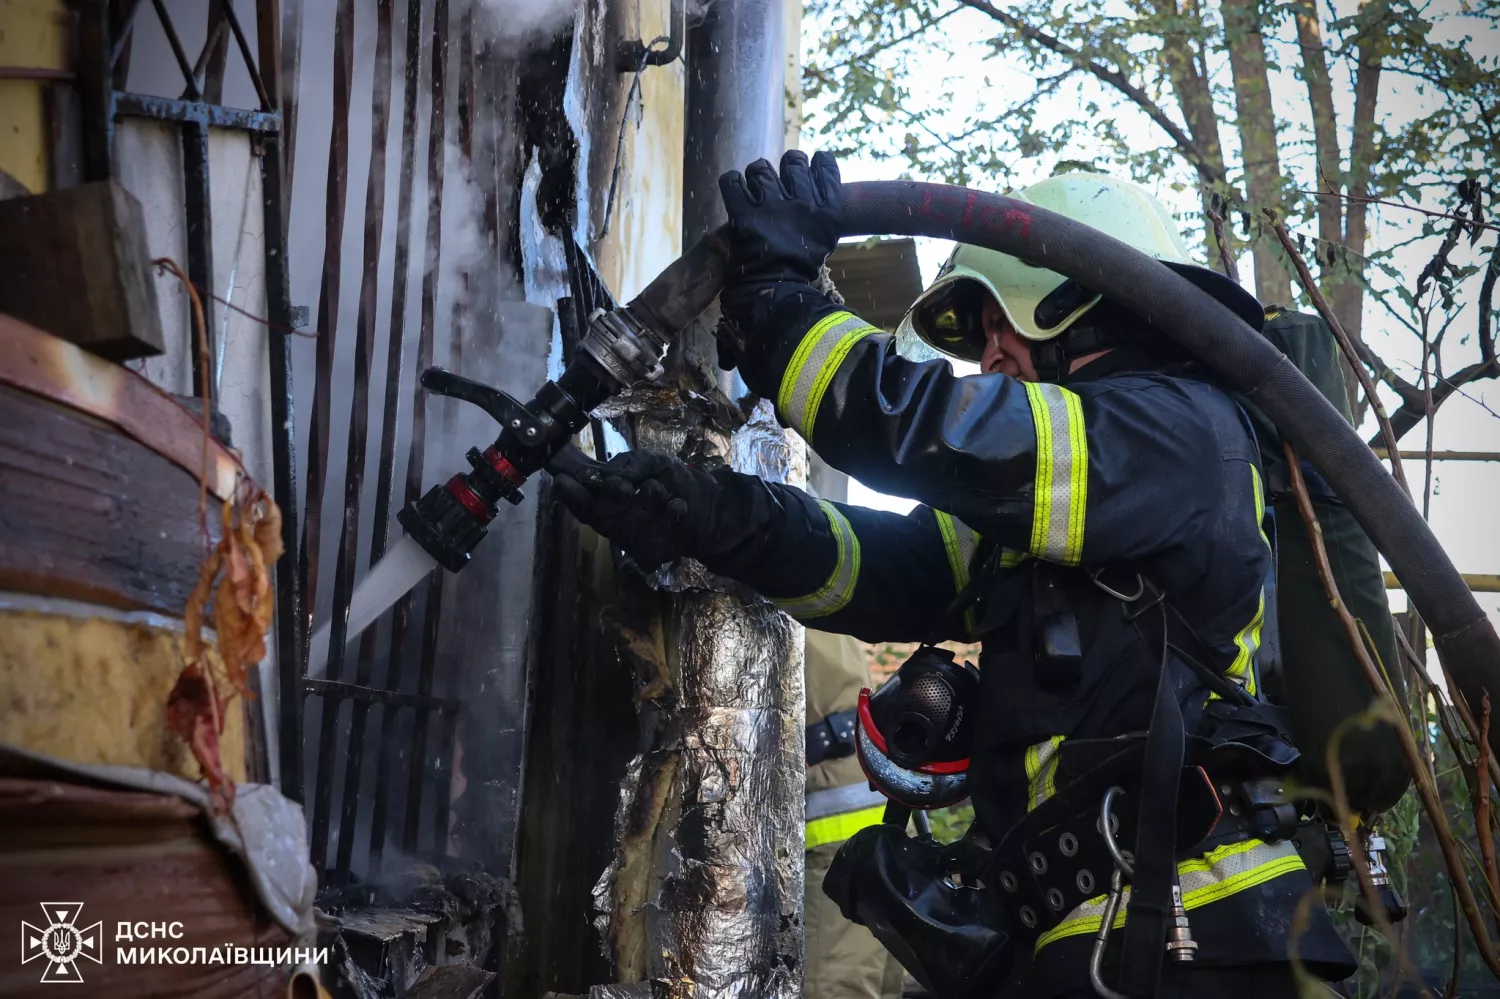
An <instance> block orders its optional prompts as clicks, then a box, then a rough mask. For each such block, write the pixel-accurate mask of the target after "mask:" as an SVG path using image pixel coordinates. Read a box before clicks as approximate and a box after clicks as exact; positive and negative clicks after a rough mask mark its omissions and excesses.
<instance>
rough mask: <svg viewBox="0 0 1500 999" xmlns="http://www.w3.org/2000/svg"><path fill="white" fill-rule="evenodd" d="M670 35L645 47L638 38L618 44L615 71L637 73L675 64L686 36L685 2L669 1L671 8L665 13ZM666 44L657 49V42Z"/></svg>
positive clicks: (644, 43)
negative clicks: (653, 67) (652, 67)
mask: <svg viewBox="0 0 1500 999" xmlns="http://www.w3.org/2000/svg"><path fill="white" fill-rule="evenodd" d="M667 19H668V20H669V21H670V22H671V23H670V25H669V28H668V30H669V32H670V34H669V35H667V36H665V37H660V36H659V37H657V38H655V39H653V40H652V41H651V44H649V45H647V44H646V42H645V41H643V40H641V39H639V38H632V39H630V40H628V41H622V42H620V46H619V48H618V49H617V50H616V52H615V70H616V71H617V72H620V73H638V72H640V71H641V69H642V68H644V67H646V66H665V65H667V64H668V63H672V62H676V61H677V59H678V57H679V56H681V55H682V42H683V38H684V36H685V35H687V0H671V7H670V8H669V11H668V13H667ZM663 41H664V42H666V43H667V47H666V48H664V49H659V48H657V47H656V43H657V42H663Z"/></svg>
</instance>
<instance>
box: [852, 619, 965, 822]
mask: <svg viewBox="0 0 1500 999" xmlns="http://www.w3.org/2000/svg"><path fill="white" fill-rule="evenodd" d="M978 690H979V673H978V670H976V669H975V668H974V667H973V666H971V665H969V664H968V663H963V664H959V663H956V662H954V656H953V653H952V652H950V651H948V650H946V649H938V648H934V647H932V646H923V647H921V648H919V649H918V650H917V651H916V652H914V653H913V654H912V656H911V658H910V659H908V660H907V661H906V662H904V663H902V664H901V668H900V669H899V670H897V671H896V675H895V676H893V677H891V678H890V680H888V681H886V683H885V684H884V685H883V686H882V687H881V688H880V690H878V691H876V692H875V693H873V694H872V693H871V692H870V691H869V690H868V689H866V690H863V691H861V692H860V697H859V727H858V731H857V738H856V740H855V748H856V750H857V751H858V754H859V761H860V765H861V767H863V768H864V771H865V776H867V777H868V778H869V779H870V782H871V783H872V784H874V785H875V787H876V788H877V789H878V790H879V791H880V792H881V793H882V794H884V795H885V796H886V797H887V798H890V799H891V800H892V801H895V802H897V803H898V804H902V805H907V806H909V807H912V808H922V809H929V808H941V807H943V806H944V805H950V804H953V803H954V802H957V801H961V800H963V798H965V797H967V796H968V773H969V745H970V742H971V734H970V733H971V729H972V727H973V725H972V716H973V712H972V702H973V700H974V696H975V694H976V693H977V692H978Z"/></svg>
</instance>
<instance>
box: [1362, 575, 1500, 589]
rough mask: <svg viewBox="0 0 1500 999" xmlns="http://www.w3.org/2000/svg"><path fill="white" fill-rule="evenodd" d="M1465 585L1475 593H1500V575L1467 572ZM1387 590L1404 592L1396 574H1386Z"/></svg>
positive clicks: (1464, 576) (1464, 577)
mask: <svg viewBox="0 0 1500 999" xmlns="http://www.w3.org/2000/svg"><path fill="white" fill-rule="evenodd" d="M1462 575H1463V580H1464V583H1465V584H1466V585H1467V586H1468V587H1469V589H1470V590H1472V591H1474V592H1475V593H1500V575H1495V574H1493V573H1482V572H1465V573H1463V574H1462ZM1385 588H1386V589H1388V590H1404V589H1406V587H1404V586H1402V585H1401V580H1399V579H1397V578H1396V574H1395V573H1394V572H1389V571H1387V572H1386V573H1385Z"/></svg>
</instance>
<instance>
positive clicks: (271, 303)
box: [136, 0, 305, 802]
mask: <svg viewBox="0 0 1500 999" xmlns="http://www.w3.org/2000/svg"><path fill="white" fill-rule="evenodd" d="M139 6H140V5H139V3H137V4H136V7H137V8H138V7H139ZM274 8H275V0H260V3H259V4H258V5H257V6H256V18H257V25H256V28H257V31H256V41H257V44H258V47H259V54H260V65H261V68H262V70H264V69H265V68H266V67H267V66H270V67H275V66H277V65H278V63H279V54H280V51H281V38H280V31H279V23H278V21H277V19H276V18H275V17H274V16H272V15H273V13H274ZM266 75H267V77H268V78H270V79H271V80H272V81H273V82H272V89H271V90H270V91H269V92H268V94H267V97H268V99H269V100H270V102H271V103H270V108H269V110H270V111H272V112H279V111H280V110H281V91H280V89H279V87H278V86H277V85H278V84H279V81H280V74H279V73H274V72H272V73H267V74H266ZM282 152H283V149H282V145H281V141H280V136H279V135H275V134H273V135H269V136H265V137H263V138H262V140H261V158H260V189H261V208H262V210H261V225H262V230H261V231H262V233H263V235H262V240H263V245H264V249H265V255H266V275H265V283H266V311H267V318H268V319H270V320H271V323H272V324H273V325H272V326H271V328H270V329H269V330H267V331H266V335H267V336H268V337H270V343H269V353H270V366H271V371H270V376H271V383H270V392H271V480H272V487H271V488H272V493H273V496H274V498H275V500H276V505H277V506H279V507H280V508H281V539H282V544H283V545H285V547H286V554H285V555H284V556H282V557H281V558H280V559H278V560H277V561H276V668H277V693H276V696H277V707H278V712H277V714H278V729H279V736H280V739H279V742H278V750H279V752H278V755H279V757H280V759H279V764H280V769H281V793H282V794H284V795H286V796H287V797H288V798H290V799H292V800H293V801H297V802H300V801H301V800H302V680H303V674H302V663H303V656H304V655H305V650H304V649H303V648H302V644H303V641H304V637H303V636H302V634H301V633H300V631H299V628H300V625H301V621H302V613H301V602H302V595H301V590H300V588H299V583H300V578H299V576H298V573H297V537H298V535H297V438H296V434H295V433H294V432H293V430H292V427H293V422H294V421H293V399H294V395H293V392H292V357H291V353H292V344H291V338H292V333H291V326H292V318H291V313H292V298H291V289H290V287H289V275H288V273H287V261H286V242H287V241H286V206H285V203H284V199H285V195H286V184H285V180H286V164H285V162H284V161H283V159H282Z"/></svg>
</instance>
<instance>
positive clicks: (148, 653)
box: [0, 611, 245, 782]
mask: <svg viewBox="0 0 1500 999" xmlns="http://www.w3.org/2000/svg"><path fill="white" fill-rule="evenodd" d="M181 640H182V636H181V635H180V634H179V633H178V632H175V631H170V630H168V629H165V628H156V627H151V626H149V625H145V624H138V623H126V622H121V621H113V620H109V619H105V618H80V617H71V616H63V615H57V614H41V613H35V612H31V611H0V742H3V743H6V744H9V745H13V746H20V747H22V748H24V749H30V750H32V751H33V752H38V753H46V754H48V755H50V756H56V757H60V758H62V759H65V760H72V761H74V762H76V763H95V764H98V763H103V764H113V765H116V766H129V767H148V768H150V769H152V770H164V771H166V772H167V773H172V774H176V775H178V776H179V777H185V778H187V779H188V780H197V779H199V777H201V776H202V774H201V773H200V772H199V769H198V763H197V761H196V760H194V759H193V756H192V753H190V752H189V751H188V748H187V744H186V743H184V742H183V741H182V740H181V739H180V738H178V737H177V736H176V735H174V734H173V733H172V732H170V731H169V730H168V729H167V695H168V694H169V693H171V691H172V686H173V684H175V683H176V682H177V675H178V673H180V672H181V671H182V654H181V651H180V643H181ZM221 750H222V757H223V762H224V770H225V772H226V773H227V774H229V775H230V777H232V778H233V779H234V780H235V781H236V782H241V781H244V780H245V725H244V710H243V705H242V704H241V703H240V702H239V701H238V700H236V701H235V702H233V703H232V704H231V705H230V706H229V710H228V712H227V718H226V720H225V727H224V734H223V736H222V745H221Z"/></svg>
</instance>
